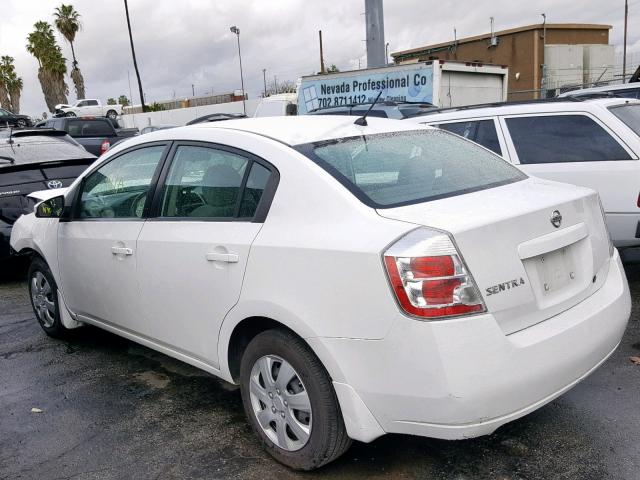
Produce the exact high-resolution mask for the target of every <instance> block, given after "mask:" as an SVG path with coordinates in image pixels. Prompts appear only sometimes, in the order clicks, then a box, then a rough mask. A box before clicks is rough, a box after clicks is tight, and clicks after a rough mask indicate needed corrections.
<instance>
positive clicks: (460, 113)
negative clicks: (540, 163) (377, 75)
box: [405, 97, 640, 123]
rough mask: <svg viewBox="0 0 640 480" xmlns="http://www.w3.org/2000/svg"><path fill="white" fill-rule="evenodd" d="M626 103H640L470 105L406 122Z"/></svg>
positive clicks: (611, 100) (617, 100) (594, 100)
mask: <svg viewBox="0 0 640 480" xmlns="http://www.w3.org/2000/svg"><path fill="white" fill-rule="evenodd" d="M625 103H638V104H640V101H638V100H634V99H631V98H622V97H606V98H589V99H585V100H580V101H575V100H568V99H567V100H564V99H554V101H550V102H545V101H531V102H513V103H508V102H507V103H503V104H499V105H477V106H474V105H470V106H466V107H458V108H450V109H442V110H435V111H434V112H433V113H426V114H425V115H421V116H419V117H413V118H410V119H408V120H405V121H411V122H412V123H413V122H418V123H433V122H435V121H437V120H440V121H441V120H448V119H451V120H453V119H458V118H460V119H463V118H479V117H490V116H493V115H515V114H520V113H554V112H584V111H587V110H590V109H593V108H597V109H606V108H608V107H611V106H614V105H623V104H625Z"/></svg>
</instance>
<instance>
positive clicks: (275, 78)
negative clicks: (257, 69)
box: [273, 75, 278, 94]
mask: <svg viewBox="0 0 640 480" xmlns="http://www.w3.org/2000/svg"><path fill="white" fill-rule="evenodd" d="M273 84H274V85H275V86H276V94H277V93H278V77H277V76H276V75H274V76H273Z"/></svg>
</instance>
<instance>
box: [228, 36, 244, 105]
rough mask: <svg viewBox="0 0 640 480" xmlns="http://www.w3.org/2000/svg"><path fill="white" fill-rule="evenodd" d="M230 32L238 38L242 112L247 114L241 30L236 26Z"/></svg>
mask: <svg viewBox="0 0 640 480" xmlns="http://www.w3.org/2000/svg"><path fill="white" fill-rule="evenodd" d="M229 30H230V31H231V33H234V34H235V35H236V37H237V38H238V58H239V59H240V85H241V86H242V111H243V112H244V114H245V115H246V114H247V104H246V102H245V94H244V76H243V75H242V53H241V51H240V29H239V28H238V27H236V26H235V25H234V26H233V27H230V28H229Z"/></svg>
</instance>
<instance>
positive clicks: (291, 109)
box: [253, 93, 298, 117]
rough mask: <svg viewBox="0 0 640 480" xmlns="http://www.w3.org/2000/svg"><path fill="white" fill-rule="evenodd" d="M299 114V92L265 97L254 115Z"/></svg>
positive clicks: (281, 115)
mask: <svg viewBox="0 0 640 480" xmlns="http://www.w3.org/2000/svg"><path fill="white" fill-rule="evenodd" d="M297 114H298V94H297V93H279V94H277V95H271V96H270V97H265V98H263V99H262V101H261V102H260V103H259V104H258V108H256V112H255V113H254V114H253V116H254V117H284V116H288V115H297Z"/></svg>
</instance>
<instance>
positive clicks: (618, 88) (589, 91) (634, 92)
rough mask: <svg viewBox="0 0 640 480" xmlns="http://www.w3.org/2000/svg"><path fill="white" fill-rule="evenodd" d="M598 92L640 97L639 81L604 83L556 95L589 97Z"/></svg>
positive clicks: (562, 96) (625, 96) (624, 96)
mask: <svg viewBox="0 0 640 480" xmlns="http://www.w3.org/2000/svg"><path fill="white" fill-rule="evenodd" d="M599 94H600V95H601V94H610V95H611V96H615V97H623V98H637V99H640V83H638V82H636V83H622V84H620V85H605V86H602V87H592V88H582V89H578V90H570V91H568V92H564V93H562V94H560V95H558V97H560V98H565V97H583V96H584V97H590V96H594V95H599Z"/></svg>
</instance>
